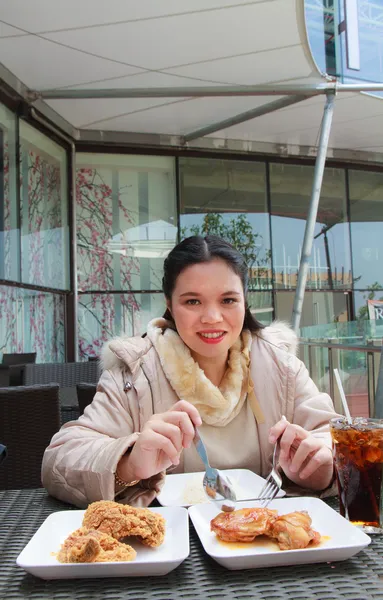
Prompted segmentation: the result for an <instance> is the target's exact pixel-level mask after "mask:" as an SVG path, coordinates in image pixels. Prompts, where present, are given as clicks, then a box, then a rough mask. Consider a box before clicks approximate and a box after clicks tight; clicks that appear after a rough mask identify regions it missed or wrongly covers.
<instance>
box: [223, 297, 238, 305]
mask: <svg viewBox="0 0 383 600" xmlns="http://www.w3.org/2000/svg"><path fill="white" fill-rule="evenodd" d="M234 302H237V300H236V299H235V298H224V300H223V303H224V304H234Z"/></svg>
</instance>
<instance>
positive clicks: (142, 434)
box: [42, 236, 335, 506]
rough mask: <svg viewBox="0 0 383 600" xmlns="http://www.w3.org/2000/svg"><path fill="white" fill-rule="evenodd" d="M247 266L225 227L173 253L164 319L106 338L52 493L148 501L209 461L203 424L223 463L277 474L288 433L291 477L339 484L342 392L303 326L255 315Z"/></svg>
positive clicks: (52, 467)
mask: <svg viewBox="0 0 383 600" xmlns="http://www.w3.org/2000/svg"><path fill="white" fill-rule="evenodd" d="M247 273H248V270H247V266H246V264H245V262H244V259H243V257H242V255H241V254H240V253H239V252H237V251H236V250H235V249H234V248H233V247H232V246H231V245H230V244H228V243H227V242H225V241H224V240H222V239H221V238H218V237H216V236H207V237H206V238H202V237H199V236H195V237H190V238H188V239H185V240H184V241H182V242H181V243H180V244H178V245H177V246H176V247H175V248H174V249H173V250H172V251H171V252H170V254H169V255H168V257H167V259H166V260H165V263H164V277H163V291H164V294H165V299H166V304H167V310H166V313H165V315H164V318H162V319H155V320H153V321H151V323H149V326H148V330H147V333H146V335H145V336H143V337H135V338H116V339H114V340H112V341H111V342H109V343H108V344H106V347H105V348H104V351H103V367H104V371H103V374H102V376H101V378H100V381H99V383H98V387H97V393H96V395H95V398H94V400H93V402H92V404H91V405H90V406H88V407H87V408H86V410H85V412H84V415H83V416H81V417H80V418H79V419H78V421H72V422H70V423H67V424H65V425H64V426H63V427H62V428H61V430H60V431H59V432H58V433H57V434H56V435H55V436H54V437H53V439H52V442H51V444H50V446H49V447H48V448H47V450H46V452H45V455H44V460H43V467H42V477H43V484H44V486H45V487H46V488H47V489H48V491H49V492H50V493H51V494H52V495H54V496H57V497H59V498H60V499H62V500H64V501H67V502H72V503H74V504H76V505H78V506H85V505H86V504H87V503H89V502H93V501H95V500H100V499H108V500H111V499H114V498H116V499H117V500H119V501H122V502H128V503H130V504H135V505H138V506H145V505H147V504H149V503H150V502H151V501H152V500H153V498H154V497H155V496H156V494H157V493H158V491H159V490H160V488H161V485H162V483H163V480H164V477H165V472H166V470H169V469H171V470H172V472H174V473H178V472H192V471H200V470H203V464H202V462H201V459H200V458H199V456H198V454H197V452H196V450H195V448H194V446H193V444H192V440H193V437H194V428H195V427H200V430H201V435H202V437H203V439H204V441H205V444H206V446H207V449H208V453H209V458H210V462H211V464H212V465H213V466H215V467H218V468H248V469H252V470H253V471H255V472H257V473H259V474H261V475H262V476H266V475H267V474H268V472H269V470H270V466H271V463H270V457H271V454H272V449H273V444H274V443H275V441H276V440H277V438H279V437H280V438H281V455H280V464H281V467H282V469H283V471H284V474H285V476H286V477H287V478H288V479H289V480H291V481H292V482H293V483H295V484H298V485H299V486H302V487H306V488H309V489H312V490H317V491H321V490H324V489H325V488H327V487H328V486H329V484H330V483H331V481H332V477H333V460H332V454H331V450H330V440H329V434H328V421H329V419H330V418H331V417H333V416H334V415H335V413H334V409H333V405H332V402H331V399H330V398H329V396H327V395H326V394H321V393H319V391H318V389H317V388H316V386H315V384H314V383H313V381H312V380H311V379H310V377H309V375H308V372H307V370H306V368H305V366H304V365H303V363H302V362H301V361H300V360H298V358H297V357H296V356H295V349H296V343H297V340H296V336H295V334H294V333H293V332H292V331H291V330H290V329H289V328H288V327H287V326H286V325H283V324H280V323H279V324H278V323H276V324H274V325H273V326H271V327H266V328H264V327H263V326H262V325H261V324H260V323H258V322H257V321H256V320H255V319H254V317H253V316H252V314H251V312H250V310H249V308H248V307H247V305H246V293H247Z"/></svg>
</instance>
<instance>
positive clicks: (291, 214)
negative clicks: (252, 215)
mask: <svg viewBox="0 0 383 600" xmlns="http://www.w3.org/2000/svg"><path fill="white" fill-rule="evenodd" d="M313 176H314V167H307V166H297V165H285V164H271V165H270V192H271V214H272V217H271V226H272V228H271V229H272V240H273V262H274V282H275V287H277V288H284V289H289V288H290V289H291V288H295V287H296V284H297V276H298V269H299V263H300V256H301V251H302V243H303V236H304V231H305V226H306V218H307V211H308V207H309V202H310V197H311V190H312V184H313ZM351 286H352V276H351V258H350V241H349V227H348V223H347V209H346V193H345V174H344V171H343V170H341V169H332V168H328V169H326V170H325V174H324V177H323V184H322V192H321V198H320V204H319V209H318V216H317V222H316V225H315V233H314V244H313V249H312V253H311V257H310V263H309V271H308V276H307V283H306V287H307V288H311V289H326V288H330V289H334V288H340V289H342V288H351Z"/></svg>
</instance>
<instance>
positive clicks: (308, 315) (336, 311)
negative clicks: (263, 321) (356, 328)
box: [275, 291, 349, 338]
mask: <svg viewBox="0 0 383 600" xmlns="http://www.w3.org/2000/svg"><path fill="white" fill-rule="evenodd" d="M275 297H276V298H275V299H276V314H277V317H278V319H282V320H283V321H290V320H291V315H292V313H293V304H294V297H295V292H282V291H281V292H277V293H276V295H275ZM348 319H349V316H348V307H347V295H345V294H344V293H343V292H308V291H306V293H305V297H304V301H303V308H302V318H301V323H300V326H301V328H304V327H308V326H310V325H321V324H323V323H334V322H344V321H348ZM313 329H315V328H313ZM302 333H303V332H302ZM314 336H315V332H314V331H312V332H310V335H309V337H310V338H311V337H314Z"/></svg>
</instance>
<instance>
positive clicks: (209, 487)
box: [193, 428, 237, 512]
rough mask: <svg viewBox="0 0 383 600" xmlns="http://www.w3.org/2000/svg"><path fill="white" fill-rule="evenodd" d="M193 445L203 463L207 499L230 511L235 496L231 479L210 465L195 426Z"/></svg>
mask: <svg viewBox="0 0 383 600" xmlns="http://www.w3.org/2000/svg"><path fill="white" fill-rule="evenodd" d="M193 441H194V445H195V447H196V449H197V452H198V454H199V455H200V457H201V458H202V461H203V463H204V465H205V469H206V471H205V475H204V478H203V489H204V491H205V494H206V495H207V496H208V498H209V500H213V502H216V503H217V504H218V505H219V506H220V508H221V510H225V511H227V512H231V511H232V510H234V507H235V504H234V503H235V502H236V500H237V497H236V495H235V491H234V489H233V486H232V484H231V481H230V479H229V478H228V477H226V476H225V475H224V474H223V473H221V471H219V470H218V469H215V468H214V467H211V466H210V463H209V459H208V456H207V451H206V447H205V444H204V443H203V440H202V438H201V436H200V434H199V431H198V429H197V428H195V436H194V440H193Z"/></svg>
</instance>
